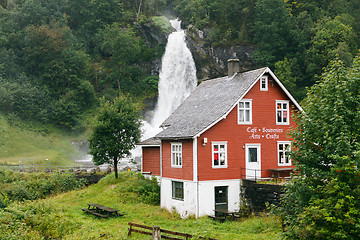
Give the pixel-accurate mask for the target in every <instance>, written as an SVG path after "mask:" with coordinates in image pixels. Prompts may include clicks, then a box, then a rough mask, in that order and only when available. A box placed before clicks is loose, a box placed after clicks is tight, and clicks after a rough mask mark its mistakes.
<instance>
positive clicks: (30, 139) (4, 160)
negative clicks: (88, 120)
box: [0, 115, 80, 166]
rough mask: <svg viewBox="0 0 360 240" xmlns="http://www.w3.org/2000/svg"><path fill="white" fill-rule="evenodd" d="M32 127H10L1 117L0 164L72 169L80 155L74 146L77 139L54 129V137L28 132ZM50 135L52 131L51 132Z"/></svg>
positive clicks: (34, 131) (36, 131) (37, 132)
mask: <svg viewBox="0 0 360 240" xmlns="http://www.w3.org/2000/svg"><path fill="white" fill-rule="evenodd" d="M28 128H29V126H26V127H24V126H16V124H9V123H8V121H7V120H6V119H5V118H4V117H2V116H1V115H0V164H16V165H18V164H20V165H30V166H32V165H33V164H34V165H35V166H47V165H48V164H49V163H48V161H46V160H45V159H50V161H51V166H73V165H74V161H73V160H72V158H76V156H78V155H79V154H80V153H79V152H78V151H77V149H76V148H75V147H74V145H73V144H71V142H72V140H73V139H74V137H72V136H67V135H66V134H64V133H61V132H59V131H57V132H56V130H55V129H51V130H50V131H53V133H44V129H42V131H40V130H39V129H37V130H28ZM48 132H49V131H48Z"/></svg>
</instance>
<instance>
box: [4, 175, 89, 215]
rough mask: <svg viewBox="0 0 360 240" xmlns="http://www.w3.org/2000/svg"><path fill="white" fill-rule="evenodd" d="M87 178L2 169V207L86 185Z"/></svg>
mask: <svg viewBox="0 0 360 240" xmlns="http://www.w3.org/2000/svg"><path fill="white" fill-rule="evenodd" d="M85 184H86V180H85V179H79V180H77V179H76V178H75V175H74V174H59V173H57V174H55V175H50V174H45V173H31V174H19V173H13V172H10V171H5V170H0V187H1V188H2V189H3V193H2V196H0V208H4V207H6V206H7V205H8V204H9V203H10V202H11V201H25V200H35V199H39V198H44V197H46V196H48V195H50V194H56V193H60V192H66V191H70V190H74V189H78V188H81V187H83V186H85Z"/></svg>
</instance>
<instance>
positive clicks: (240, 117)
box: [239, 110, 245, 122]
mask: <svg viewBox="0 0 360 240" xmlns="http://www.w3.org/2000/svg"><path fill="white" fill-rule="evenodd" d="M239 121H240V122H244V121H245V118H244V110H240V112H239Z"/></svg>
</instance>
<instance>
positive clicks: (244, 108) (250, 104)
mask: <svg viewBox="0 0 360 240" xmlns="http://www.w3.org/2000/svg"><path fill="white" fill-rule="evenodd" d="M240 103H243V104H244V107H243V108H241V109H240ZM246 103H249V106H250V107H249V108H246V107H245V104H246ZM241 110H242V111H244V116H245V112H246V110H249V121H246V120H245V119H244V121H240V111H241ZM238 124H252V99H242V100H241V101H239V103H238Z"/></svg>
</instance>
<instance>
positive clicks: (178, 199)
mask: <svg viewBox="0 0 360 240" xmlns="http://www.w3.org/2000/svg"><path fill="white" fill-rule="evenodd" d="M172 200H177V201H182V202H183V201H184V199H180V198H172Z"/></svg>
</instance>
